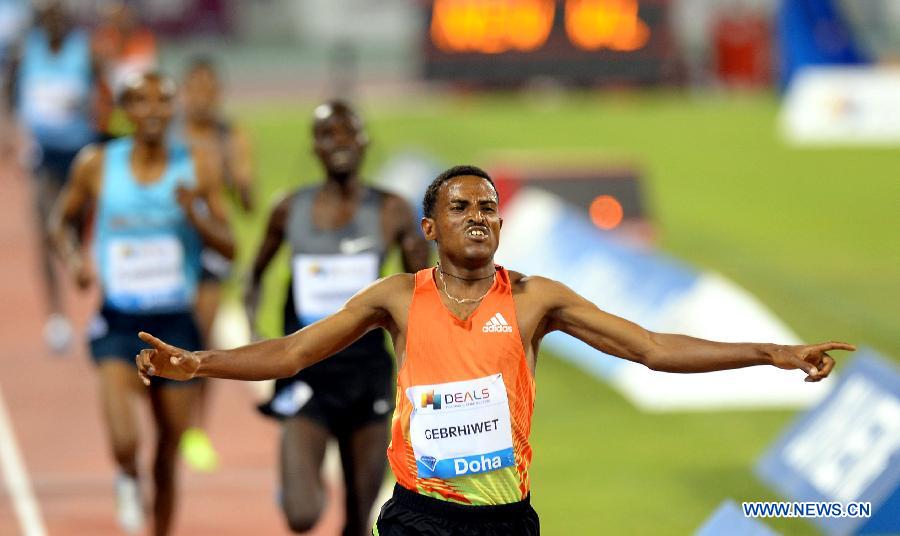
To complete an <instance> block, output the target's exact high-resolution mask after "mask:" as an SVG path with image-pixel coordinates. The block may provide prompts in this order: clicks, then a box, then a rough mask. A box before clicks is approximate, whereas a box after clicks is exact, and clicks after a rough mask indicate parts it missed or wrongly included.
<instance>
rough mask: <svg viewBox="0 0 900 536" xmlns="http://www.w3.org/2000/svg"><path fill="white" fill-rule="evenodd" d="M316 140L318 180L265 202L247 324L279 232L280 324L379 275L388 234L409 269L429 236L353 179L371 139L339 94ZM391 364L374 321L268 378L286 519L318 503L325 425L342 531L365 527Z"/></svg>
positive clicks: (324, 308)
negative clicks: (335, 458) (287, 257)
mask: <svg viewBox="0 0 900 536" xmlns="http://www.w3.org/2000/svg"><path fill="white" fill-rule="evenodd" d="M313 140H314V142H313V148H314V151H315V153H316V156H317V157H318V158H319V161H320V162H321V164H322V167H323V168H324V169H325V182H324V183H323V184H319V185H316V186H312V187H308V188H300V189H298V190H296V191H294V192H291V193H290V194H288V195H287V196H286V197H285V198H284V199H282V200H281V201H280V202H279V203H278V204H277V205H275V207H274V208H273V210H272V213H271V215H270V217H269V223H268V226H267V229H266V235H265V238H264V239H263V243H262V246H261V247H260V250H259V253H258V255H257V257H256V261H255V262H254V264H253V272H252V276H251V281H250V287H249V289H248V299H247V302H248V315H249V316H250V318H251V325H253V323H254V320H255V316H256V308H257V303H258V300H259V292H260V284H261V282H262V276H263V273H264V272H265V270H266V268H267V267H268V266H269V263H270V262H271V260H272V258H273V257H274V256H275V254H276V253H277V252H278V250H279V248H281V246H282V244H284V243H287V244H288V245H289V246H290V249H291V258H292V260H291V268H292V270H291V276H292V277H291V278H292V285H291V289H290V291H289V292H288V297H287V300H286V303H285V309H284V331H285V333H292V332H294V331H296V330H298V329H300V328H301V327H303V326H307V325H309V324H312V323H313V322H315V321H317V320H319V319H321V318H323V317H325V316H327V315H329V314H332V313H334V312H335V311H337V310H338V309H340V307H341V306H342V305H343V304H344V302H345V301H347V299H349V298H350V297H351V296H353V295H354V294H355V293H357V292H358V291H359V290H361V289H362V288H364V287H365V286H367V285H369V284H371V283H372V282H373V281H375V280H376V279H378V277H379V275H380V272H381V269H382V265H383V263H384V259H385V256H386V255H387V252H388V250H390V249H391V248H393V247H395V246H396V247H399V248H400V251H401V253H402V257H403V267H404V269H405V270H407V271H410V272H415V271H417V270H419V269H421V268H424V267H425V265H426V264H427V262H428V245H427V243H426V242H425V240H423V239H422V236H421V235H420V234H419V231H418V229H417V228H416V223H415V217H414V215H413V211H412V208H411V207H410V206H409V205H408V204H407V203H406V202H405V201H403V200H402V199H401V198H399V197H397V196H395V195H392V194H389V193H386V192H383V191H381V190H377V189H375V188H371V187H368V186H364V185H362V184H361V183H360V179H359V168H360V165H361V164H362V158H363V154H364V153H365V149H366V146H367V144H368V139H367V136H366V132H365V128H364V126H363V123H362V120H361V119H360V117H359V116H358V115H357V113H356V112H355V111H354V110H353V109H352V108H351V107H350V106H349V105H348V104H346V103H345V102H342V101H333V102H328V103H325V104H322V105H321V106H319V107H317V108H316V109H315V112H314V117H313ZM392 373H393V363H392V360H391V356H390V354H388V352H387V350H386V349H385V341H384V335H383V334H382V332H381V330H376V331H372V332H371V333H368V334H366V335H364V336H363V337H361V338H360V339H359V340H358V341H356V342H355V343H353V344H351V345H350V346H348V347H347V348H346V349H344V350H342V351H341V352H338V353H337V354H335V356H334V359H331V360H329V361H327V362H324V363H321V364H318V365H315V366H313V367H310V368H308V369H306V370H303V371H301V372H300V373H298V374H297V375H295V376H292V377H290V378H287V379H282V380H279V381H278V382H276V385H275V394H274V396H273V398H272V400H271V401H269V402H268V403H266V404H265V405H263V406H262V408H261V409H262V410H263V412H264V413H266V414H268V415H271V416H274V417H277V418H280V419H281V423H282V436H281V438H282V439H281V486H282V508H283V510H284V514H285V517H286V518H287V521H288V525H289V526H290V528H291V529H292V530H294V531H296V532H303V531H306V530H309V529H310V528H311V527H312V526H313V525H314V524H315V522H316V520H317V519H318V518H319V515H320V514H321V512H322V508H323V500H324V490H323V487H322V482H321V480H320V478H319V475H320V472H321V467H322V461H323V457H324V455H325V446H326V444H327V442H328V438H329V437H334V438H335V439H337V442H338V446H339V447H340V453H341V461H342V466H343V468H344V482H345V488H346V514H347V515H346V519H347V521H346V526H345V529H344V534H348V535H358V534H365V533H366V532H367V531H368V529H369V526H368V525H369V513H370V512H371V511H372V504H373V503H374V501H375V498H376V496H377V495H378V490H379V488H380V487H381V484H382V482H383V481H384V472H385V460H384V454H383V453H384V449H385V448H386V447H387V443H388V427H387V423H386V421H387V417H388V415H389V412H390V410H391V409H392V401H393V400H392V393H391V380H392V376H393V374H392Z"/></svg>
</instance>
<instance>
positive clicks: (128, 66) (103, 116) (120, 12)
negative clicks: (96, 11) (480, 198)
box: [92, 1, 158, 138]
mask: <svg viewBox="0 0 900 536" xmlns="http://www.w3.org/2000/svg"><path fill="white" fill-rule="evenodd" d="M100 20H101V21H102V23H101V25H100V26H99V27H97V29H96V30H94V34H93V36H92V37H93V43H92V46H93V49H94V55H95V56H96V57H97V58H98V60H99V62H100V66H101V69H102V72H103V82H104V84H102V85H101V86H100V87H101V88H102V89H103V91H102V92H101V93H100V96H99V101H98V111H97V125H98V128H99V129H100V131H101V132H102V133H103V135H104V136H105V137H106V138H115V137H117V136H124V135H126V134H130V133H131V132H133V130H134V127H133V126H132V125H130V124H129V123H128V120H127V119H126V117H125V112H124V111H123V110H122V108H121V107H119V106H116V97H117V96H118V95H119V93H121V91H122V89H123V88H124V86H125V83H126V81H127V80H128V79H129V78H130V77H132V76H134V75H138V74H141V73H146V72H149V71H152V70H153V69H155V68H156V65H157V55H158V51H157V45H156V37H155V36H154V35H153V32H152V31H151V30H150V29H149V28H147V27H145V26H142V25H141V23H140V19H139V17H138V13H137V12H136V11H135V8H134V7H132V5H130V3H129V2H123V1H112V2H108V3H107V4H105V5H104V6H103V8H102V10H101V13H100Z"/></svg>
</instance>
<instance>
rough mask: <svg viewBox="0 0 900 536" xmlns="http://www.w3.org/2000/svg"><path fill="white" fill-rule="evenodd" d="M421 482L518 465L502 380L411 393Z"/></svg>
mask: <svg viewBox="0 0 900 536" xmlns="http://www.w3.org/2000/svg"><path fill="white" fill-rule="evenodd" d="M406 396H407V398H409V400H410V402H412V406H413V411H412V414H410V417H409V436H410V441H411V442H412V447H413V453H414V454H415V456H416V468H417V470H418V475H419V477H420V478H433V477H438V478H444V479H446V478H456V477H460V476H466V475H474V474H479V473H487V472H490V471H496V470H497V469H502V468H504V467H509V466H512V465H514V464H515V459H514V456H513V445H512V425H511V422H510V416H509V400H508V399H507V396H506V385H505V384H504V383H503V375H502V374H495V375H492V376H486V377H484V378H479V379H477V380H467V381H461V382H450V383H442V384H437V385H417V386H414V387H409V388H408V389H406Z"/></svg>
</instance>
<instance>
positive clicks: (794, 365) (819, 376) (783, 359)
mask: <svg viewBox="0 0 900 536" xmlns="http://www.w3.org/2000/svg"><path fill="white" fill-rule="evenodd" d="M831 350H847V351H849V352H853V351H855V350H856V346H853V345H852V344H847V343H845V342H834V341H831V342H823V343H820V344H809V345H802V344H800V345H795V346H778V347H777V349H776V350H775V352H774V355H773V356H772V364H773V365H775V366H776V367H778V368H781V369H786V370H793V369H800V370H802V371H804V372H806V374H807V376H806V379H805V380H804V381H807V382H817V381H821V380H823V379H825V378H826V377H828V375H829V374H830V373H831V369H833V368H834V358H832V357H831V356H830V355H828V353H827V352H829V351H831Z"/></svg>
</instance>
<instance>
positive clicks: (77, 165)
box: [70, 143, 105, 195]
mask: <svg viewBox="0 0 900 536" xmlns="http://www.w3.org/2000/svg"><path fill="white" fill-rule="evenodd" d="M104 153H105V147H104V145H103V144H102V143H92V144H90V145H87V146H85V147H83V148H82V149H81V150H80V151H78V155H77V156H76V157H75V162H74V163H73V164H72V171H71V180H70V182H71V183H72V184H74V185H75V187H76V188H85V189H87V190H88V191H90V192H92V193H94V194H95V195H96V194H99V191H100V178H101V176H102V174H103V155H104Z"/></svg>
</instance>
